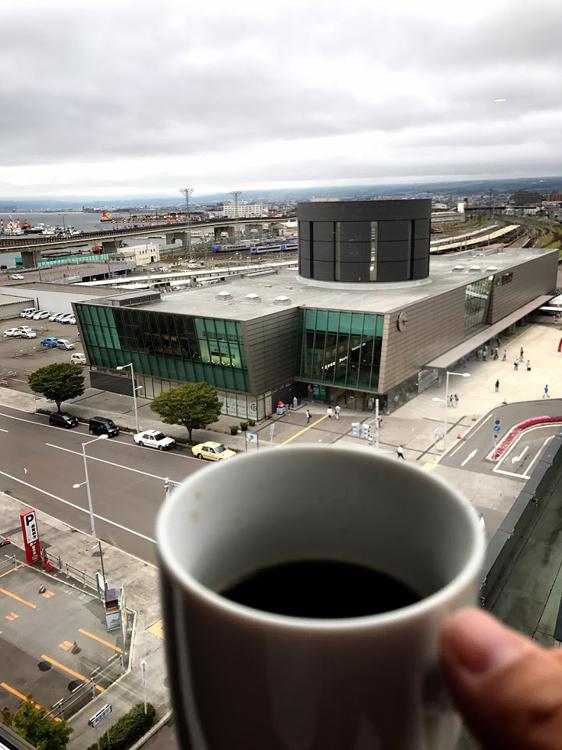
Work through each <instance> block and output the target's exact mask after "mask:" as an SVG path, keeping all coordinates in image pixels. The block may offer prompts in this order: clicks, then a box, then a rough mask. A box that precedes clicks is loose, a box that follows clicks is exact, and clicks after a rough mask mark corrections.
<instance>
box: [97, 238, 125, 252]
mask: <svg viewBox="0 0 562 750" xmlns="http://www.w3.org/2000/svg"><path fill="white" fill-rule="evenodd" d="M120 245H121V243H120V242H119V241H118V240H102V243H101V246H102V248H103V252H104V253H115V252H117V248H118V247H120Z"/></svg>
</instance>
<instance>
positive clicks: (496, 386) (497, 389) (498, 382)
mask: <svg viewBox="0 0 562 750" xmlns="http://www.w3.org/2000/svg"><path fill="white" fill-rule="evenodd" d="M494 387H495V389H496V393H497V392H498V391H499V389H500V381H499V380H496V384H495V386H494Z"/></svg>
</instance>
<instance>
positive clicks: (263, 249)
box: [211, 239, 299, 255]
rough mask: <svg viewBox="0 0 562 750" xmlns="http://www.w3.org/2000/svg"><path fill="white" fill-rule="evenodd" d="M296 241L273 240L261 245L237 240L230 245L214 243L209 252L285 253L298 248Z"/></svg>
mask: <svg viewBox="0 0 562 750" xmlns="http://www.w3.org/2000/svg"><path fill="white" fill-rule="evenodd" d="M298 247H299V246H298V241H297V240H296V239H288V240H286V241H284V242H279V241H278V240H276V241H274V242H265V243H264V244H261V245H256V244H254V243H252V242H238V243H236V244H232V245H220V244H218V243H214V244H213V245H211V252H213V253H246V252H248V251H250V254H251V255H262V254H264V253H286V252H293V251H295V250H298Z"/></svg>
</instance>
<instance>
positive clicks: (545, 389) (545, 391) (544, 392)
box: [542, 385, 550, 398]
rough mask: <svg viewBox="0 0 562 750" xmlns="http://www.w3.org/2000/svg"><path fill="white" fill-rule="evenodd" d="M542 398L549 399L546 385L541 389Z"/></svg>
mask: <svg viewBox="0 0 562 750" xmlns="http://www.w3.org/2000/svg"><path fill="white" fill-rule="evenodd" d="M542 397H543V398H550V393H549V392H548V385H545V387H544V388H543V394H542Z"/></svg>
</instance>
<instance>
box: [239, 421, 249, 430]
mask: <svg viewBox="0 0 562 750" xmlns="http://www.w3.org/2000/svg"><path fill="white" fill-rule="evenodd" d="M240 429H241V430H242V432H246V430H247V429H248V423H247V422H240Z"/></svg>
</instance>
